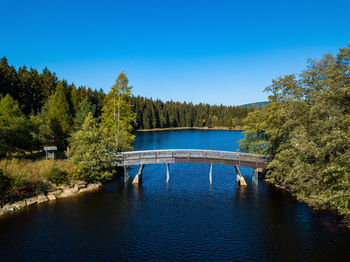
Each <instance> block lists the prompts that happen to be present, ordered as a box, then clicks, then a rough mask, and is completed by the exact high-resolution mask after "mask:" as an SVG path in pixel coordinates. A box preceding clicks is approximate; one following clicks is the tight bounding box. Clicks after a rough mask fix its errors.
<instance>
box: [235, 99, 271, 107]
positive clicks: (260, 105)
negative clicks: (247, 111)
mask: <svg viewBox="0 0 350 262" xmlns="http://www.w3.org/2000/svg"><path fill="white" fill-rule="evenodd" d="M268 103H269V101H263V102H255V103H250V104H244V105H241V106H240V107H248V108H249V107H252V106H254V107H257V108H261V107H262V106H264V105H267V104H268Z"/></svg>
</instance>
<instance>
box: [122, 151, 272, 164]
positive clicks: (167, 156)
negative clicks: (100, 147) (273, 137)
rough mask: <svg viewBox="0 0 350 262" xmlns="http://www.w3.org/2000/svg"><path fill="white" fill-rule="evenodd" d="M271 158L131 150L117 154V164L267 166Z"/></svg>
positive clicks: (208, 152) (220, 153)
mask: <svg viewBox="0 0 350 262" xmlns="http://www.w3.org/2000/svg"><path fill="white" fill-rule="evenodd" d="M269 161H270V159H269V157H267V156H264V155H257V154H247V153H239V152H230V151H217V150H198V149H168V150H167V149H166V150H145V151H130V152H121V153H118V154H117V159H116V164H117V166H131V165H141V164H158V163H207V164H221V165H232V166H234V165H236V166H247V167H254V168H266V167H267V164H268V163H269Z"/></svg>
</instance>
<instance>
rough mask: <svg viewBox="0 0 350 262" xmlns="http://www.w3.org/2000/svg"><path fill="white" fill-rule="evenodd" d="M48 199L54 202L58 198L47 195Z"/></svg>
mask: <svg viewBox="0 0 350 262" xmlns="http://www.w3.org/2000/svg"><path fill="white" fill-rule="evenodd" d="M47 198H48V199H49V200H50V201H52V200H56V196H55V195H54V194H47Z"/></svg>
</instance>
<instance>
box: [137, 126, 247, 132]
mask: <svg viewBox="0 0 350 262" xmlns="http://www.w3.org/2000/svg"><path fill="white" fill-rule="evenodd" d="M174 130H231V131H243V129H242V128H241V127H239V126H237V127H234V128H230V127H167V128H152V129H138V130H137V132H159V131H174Z"/></svg>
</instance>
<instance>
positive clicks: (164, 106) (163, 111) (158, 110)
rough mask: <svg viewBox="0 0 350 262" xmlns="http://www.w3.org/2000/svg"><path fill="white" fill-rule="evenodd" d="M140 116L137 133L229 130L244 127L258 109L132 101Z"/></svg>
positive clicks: (134, 98) (145, 100) (142, 100)
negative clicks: (188, 129)
mask: <svg viewBox="0 0 350 262" xmlns="http://www.w3.org/2000/svg"><path fill="white" fill-rule="evenodd" d="M131 104H132V105H133V107H134V111H135V113H136V121H135V128H136V129H152V128H169V127H228V128H235V127H239V126H241V125H242V120H243V119H244V118H245V117H247V115H248V113H249V112H252V111H254V110H255V107H250V108H247V107H239V106H223V105H220V106H216V105H213V106H212V105H208V104H198V105H194V104H192V103H186V102H184V103H180V102H173V101H170V102H165V103H164V102H162V101H160V100H155V101H154V100H152V99H147V98H144V97H140V96H138V97H131Z"/></svg>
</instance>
